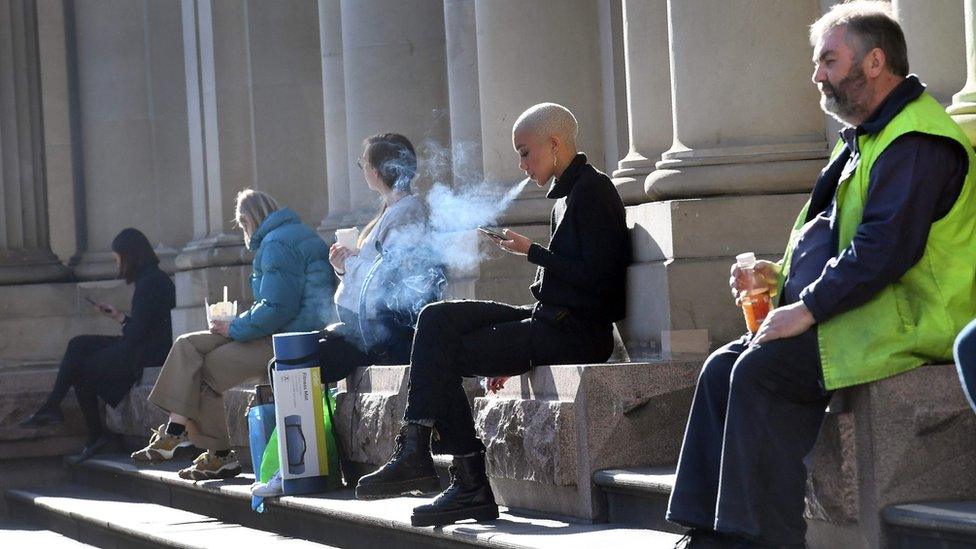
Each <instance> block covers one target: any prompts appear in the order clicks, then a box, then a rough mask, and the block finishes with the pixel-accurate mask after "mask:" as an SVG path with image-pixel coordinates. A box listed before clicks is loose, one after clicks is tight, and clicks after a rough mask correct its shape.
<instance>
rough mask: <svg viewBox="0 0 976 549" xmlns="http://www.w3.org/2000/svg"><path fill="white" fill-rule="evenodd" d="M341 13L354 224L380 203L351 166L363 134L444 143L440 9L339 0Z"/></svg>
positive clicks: (395, 1)
mask: <svg viewBox="0 0 976 549" xmlns="http://www.w3.org/2000/svg"><path fill="white" fill-rule="evenodd" d="M341 10H342V50H343V76H344V77H345V90H346V94H345V95H346V131H347V143H348V166H349V195H350V216H349V217H348V222H349V224H359V223H361V222H363V221H364V220H366V219H369V217H371V216H372V215H373V214H374V213H375V211H376V207H377V205H378V203H379V202H378V199H377V196H376V194H375V193H373V192H372V191H370V190H369V188H368V187H367V186H366V183H365V181H364V180H363V176H362V172H361V171H360V170H359V168H358V167H357V166H356V161H357V160H358V159H359V155H360V153H361V151H362V141H363V139H365V138H366V137H369V136H370V135H372V134H375V133H379V132H397V133H401V134H403V135H405V136H406V137H407V138H409V139H410V140H411V141H412V142H413V143H414V144H415V145H416V146H418V147H419V148H423V147H422V145H423V142H424V141H425V140H428V139H429V140H432V141H433V142H436V143H438V144H439V145H440V146H441V147H443V146H445V145H446V144H447V141H448V122H447V117H446V116H445V113H446V110H447V103H448V100H447V75H446V63H445V52H444V7H443V5H442V3H440V2H404V1H402V0H342V3H341ZM421 157H423V154H422V153H421ZM423 183H424V182H421V185H422V184H423Z"/></svg>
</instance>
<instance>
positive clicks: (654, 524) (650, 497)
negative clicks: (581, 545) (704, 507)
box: [593, 467, 687, 533]
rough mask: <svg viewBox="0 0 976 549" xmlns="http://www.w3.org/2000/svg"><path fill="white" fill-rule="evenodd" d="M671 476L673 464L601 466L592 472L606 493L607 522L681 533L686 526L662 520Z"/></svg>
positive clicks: (672, 479)
mask: <svg viewBox="0 0 976 549" xmlns="http://www.w3.org/2000/svg"><path fill="white" fill-rule="evenodd" d="M674 476H675V468H674V467H638V468H632V469H603V470H601V471H597V472H596V473H594V474H593V483H594V484H596V485H597V486H598V487H599V489H600V490H601V491H602V492H603V494H604V495H605V496H606V501H607V520H608V521H609V522H613V523H617V524H623V525H626V526H633V527H637V528H649V529H652V530H661V531H665V532H674V533H682V532H684V531H685V530H687V528H683V527H681V526H678V525H676V524H672V523H670V522H668V521H666V520H664V515H665V513H666V512H667V510H668V498H670V497H671V489H672V488H673V487H674Z"/></svg>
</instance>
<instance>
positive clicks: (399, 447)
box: [390, 434, 404, 461]
mask: <svg viewBox="0 0 976 549" xmlns="http://www.w3.org/2000/svg"><path fill="white" fill-rule="evenodd" d="M403 451H404V447H403V435H402V434H400V435H397V436H396V439H394V441H393V453H392V454H391V455H390V461H393V460H395V459H400V457H402V456H403Z"/></svg>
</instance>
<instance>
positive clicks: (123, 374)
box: [44, 335, 132, 442]
mask: <svg viewBox="0 0 976 549" xmlns="http://www.w3.org/2000/svg"><path fill="white" fill-rule="evenodd" d="M121 341H122V338H121V337H119V336H100V335H81V336H76V337H73V338H71V341H69V342H68V348H67V349H66V350H65V352H64V357H63V358H62V359H61V365H60V366H59V367H58V376H57V378H56V380H55V382H54V388H53V389H52V390H51V394H50V395H48V398H47V401H46V402H45V404H44V408H53V407H55V406H60V404H61V401H62V400H64V397H65V396H67V394H68V390H69V389H71V388H72V387H74V389H75V396H76V398H77V399H78V405H79V406H80V407H81V414H82V417H84V420H85V425H86V426H87V427H88V438H89V442H90V441H93V440H95V439H96V438H98V437H99V436H100V435H101V434H102V433H103V431H104V428H103V426H102V418H101V415H100V413H99V409H98V395H99V389H100V388H103V387H100V386H101V385H114V384H118V383H123V384H125V383H128V384H129V385H131V377H132V373H131V368H129V366H128V365H127V364H119V362H120V361H119V360H118V358H119V357H118V355H119V354H120V353H119V352H118V348H119V346H120V345H121ZM113 404H115V403H113Z"/></svg>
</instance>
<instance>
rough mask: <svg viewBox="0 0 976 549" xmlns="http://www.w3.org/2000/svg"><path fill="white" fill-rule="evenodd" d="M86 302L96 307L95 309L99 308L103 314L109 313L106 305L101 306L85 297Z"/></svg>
mask: <svg viewBox="0 0 976 549" xmlns="http://www.w3.org/2000/svg"><path fill="white" fill-rule="evenodd" d="M85 301H87V302H89V303H91V304H92V305H94V306H95V307H97V308H98V310H99V311H101V312H103V313H107V312H108V309H106V308H105V306H104V305H99V304H98V303H97V302H96V301H95V300H94V299H92V298H90V297H88V296H87V295H86V296H85Z"/></svg>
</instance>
